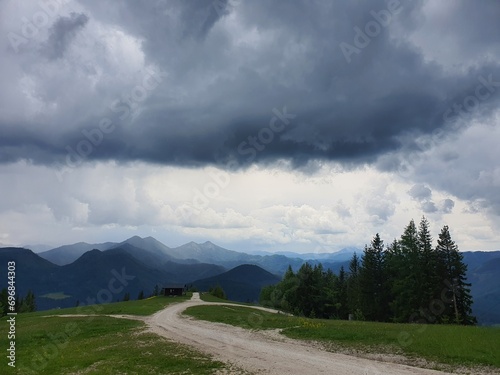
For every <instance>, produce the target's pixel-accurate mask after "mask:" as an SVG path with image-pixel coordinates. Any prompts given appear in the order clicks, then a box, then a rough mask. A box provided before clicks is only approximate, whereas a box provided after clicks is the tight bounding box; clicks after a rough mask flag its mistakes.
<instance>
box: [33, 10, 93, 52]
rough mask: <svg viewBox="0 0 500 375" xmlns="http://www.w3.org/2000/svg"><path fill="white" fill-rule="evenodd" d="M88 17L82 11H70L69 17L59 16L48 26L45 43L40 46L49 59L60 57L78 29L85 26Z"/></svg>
mask: <svg viewBox="0 0 500 375" xmlns="http://www.w3.org/2000/svg"><path fill="white" fill-rule="evenodd" d="M88 21H89V18H88V16H87V15H85V14H83V13H80V14H78V13H71V14H70V16H69V17H60V18H59V19H58V20H57V21H56V22H55V23H54V25H53V26H52V27H51V28H50V35H49V38H48V40H47V43H45V45H44V46H43V47H42V48H43V52H44V54H45V55H46V56H47V57H49V58H50V59H60V58H61V57H63V55H64V52H65V51H66V49H67V48H68V45H69V44H70V43H71V41H72V40H73V38H74V37H75V36H76V33H77V32H78V30H80V29H82V28H83V27H85V25H86V24H87V22H88Z"/></svg>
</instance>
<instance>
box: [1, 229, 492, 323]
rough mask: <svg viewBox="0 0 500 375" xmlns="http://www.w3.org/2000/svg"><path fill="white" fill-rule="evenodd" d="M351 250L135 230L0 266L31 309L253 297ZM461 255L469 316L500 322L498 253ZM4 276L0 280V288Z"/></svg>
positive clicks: (5, 253)
mask: <svg viewBox="0 0 500 375" xmlns="http://www.w3.org/2000/svg"><path fill="white" fill-rule="evenodd" d="M354 252H357V253H358V254H359V255H361V253H362V251H361V250H359V249H355V248H347V249H344V250H342V251H340V252H337V253H330V254H319V253H308V254H296V253H280V254H271V253H261V254H248V253H243V252H238V251H233V250H228V249H224V248H222V247H220V246H217V245H215V244H213V243H212V242H204V243H201V244H199V243H195V242H189V243H187V244H184V245H182V246H178V247H175V248H170V247H168V246H166V245H164V244H163V243H161V242H160V241H158V240H156V239H155V238H153V237H146V238H141V237H138V236H134V237H131V238H129V239H127V240H125V241H123V242H120V243H114V242H106V243H101V244H88V243H85V242H80V243H76V244H73V245H65V246H61V247H57V248H54V249H51V250H48V251H44V252H41V253H38V254H35V253H34V252H33V251H31V250H28V249H24V248H12V247H6V248H0V262H1V263H0V264H6V262H7V261H10V260H15V261H16V264H17V279H16V285H17V291H18V294H19V295H21V296H22V295H25V294H26V292H27V291H28V289H32V290H33V291H34V293H35V295H36V296H37V304H38V308H39V309H49V308H56V307H61V308H63V307H71V306H75V304H77V303H86V301H87V299H88V298H94V299H97V302H110V301H111V300H112V301H116V300H121V299H123V296H124V294H125V293H129V294H130V296H131V298H132V299H135V298H136V296H137V295H138V294H139V293H140V292H141V291H143V292H144V294H145V295H149V294H151V293H152V291H153V289H154V288H155V286H157V285H158V286H159V287H162V286H166V285H174V284H175V285H178V284H181V285H185V284H192V285H194V286H196V287H197V288H199V289H200V290H205V289H208V288H209V287H210V286H215V285H216V284H219V285H221V286H222V287H223V289H224V290H225V291H226V294H227V295H228V297H229V298H230V299H232V300H237V301H242V302H248V301H250V302H254V301H256V300H258V294H259V292H260V288H261V287H262V286H264V285H269V284H273V283H276V282H278V281H279V280H280V278H281V276H282V275H283V274H284V272H285V271H286V269H287V268H288V266H289V265H290V266H291V267H292V269H293V270H294V271H296V270H298V269H299V268H300V266H301V265H302V264H304V263H305V262H308V263H310V264H312V265H315V264H319V263H322V264H323V267H324V268H330V269H331V270H332V271H334V272H335V273H338V271H339V269H340V267H342V266H343V267H344V268H346V269H347V265H348V263H349V260H350V259H351V257H352V255H353V254H354ZM463 255H464V261H465V263H467V265H468V280H469V282H471V283H472V295H473V297H474V306H473V310H474V311H473V312H474V314H475V315H476V316H477V317H478V320H479V322H480V323H481V324H488V325H492V324H500V278H498V276H497V274H496V273H497V272H498V270H499V269H500V251H490V252H481V251H477V252H463ZM243 265H245V266H244V267H242V266H243ZM117 275H118V276H117ZM120 275H125V276H126V277H128V278H129V279H126V280H125V281H126V284H127V285H123V284H122V285H119V287H117V286H116V285H115V284H116V282H117V280H120V279H123V278H124V276H120ZM112 280H114V281H113V282H114V283H115V284H113V283H112ZM6 282H7V280H6V279H5V280H0V288H3V287H5V286H6ZM110 286H111V287H110ZM98 297H101V298H100V299H101V300H102V301H99V299H98Z"/></svg>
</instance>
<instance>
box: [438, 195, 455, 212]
mask: <svg viewBox="0 0 500 375" xmlns="http://www.w3.org/2000/svg"><path fill="white" fill-rule="evenodd" d="M453 207H455V202H454V201H453V200H452V199H449V198H448V199H444V200H442V201H441V203H440V210H441V211H442V212H443V213H445V214H449V213H451V212H452V211H453Z"/></svg>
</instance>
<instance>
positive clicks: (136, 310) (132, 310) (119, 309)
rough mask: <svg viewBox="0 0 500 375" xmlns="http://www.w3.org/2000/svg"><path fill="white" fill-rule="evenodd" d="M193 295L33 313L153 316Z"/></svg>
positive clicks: (41, 314)
mask: <svg viewBox="0 0 500 375" xmlns="http://www.w3.org/2000/svg"><path fill="white" fill-rule="evenodd" d="M191 297H192V294H191V293H187V295H185V296H182V297H181V296H176V297H152V298H147V299H143V300H135V301H126V302H115V303H108V304H104V305H89V306H83V305H82V306H79V307H72V308H69V309H57V310H45V311H39V312H36V313H33V314H34V315H40V316H44V315H63V314H86V315H88V314H100V315H109V314H126V315H142V316H146V315H151V314H154V313H155V312H157V311H160V310H162V309H164V308H165V307H166V306H167V305H168V304H170V303H174V302H182V301H186V300H189V299H191Z"/></svg>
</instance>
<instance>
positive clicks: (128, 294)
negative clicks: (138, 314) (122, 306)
mask: <svg viewBox="0 0 500 375" xmlns="http://www.w3.org/2000/svg"><path fill="white" fill-rule="evenodd" d="M129 300H130V293H128V292H126V293H125V295H124V296H123V301H129Z"/></svg>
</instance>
